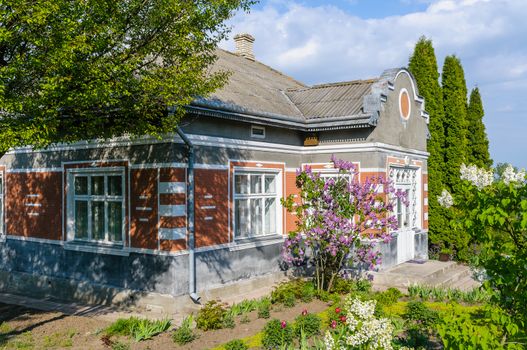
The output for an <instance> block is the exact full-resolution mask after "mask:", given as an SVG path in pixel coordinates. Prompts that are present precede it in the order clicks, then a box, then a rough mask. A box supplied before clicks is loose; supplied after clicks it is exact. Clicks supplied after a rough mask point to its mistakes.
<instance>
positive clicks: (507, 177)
mask: <svg viewBox="0 0 527 350" xmlns="http://www.w3.org/2000/svg"><path fill="white" fill-rule="evenodd" d="M501 179H502V180H503V182H504V183H505V184H506V185H508V184H510V183H511V182H519V183H522V182H524V181H525V169H522V170H520V171H518V172H517V173H516V172H515V171H514V168H513V167H512V165H510V164H509V165H507V167H506V168H505V171H504V172H503V174H502V175H501Z"/></svg>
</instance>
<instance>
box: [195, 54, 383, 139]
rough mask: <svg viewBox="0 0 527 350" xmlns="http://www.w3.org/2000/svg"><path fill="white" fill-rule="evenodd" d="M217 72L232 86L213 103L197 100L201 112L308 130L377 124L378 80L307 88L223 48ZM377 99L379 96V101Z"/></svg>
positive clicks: (196, 103)
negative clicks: (371, 105)
mask: <svg viewBox="0 0 527 350" xmlns="http://www.w3.org/2000/svg"><path fill="white" fill-rule="evenodd" d="M217 56H218V60H217V62H216V63H215V64H214V66H213V69H212V70H213V71H218V70H224V71H229V72H231V75H230V78H229V81H228V83H227V84H226V85H225V86H224V87H223V88H222V89H219V90H218V91H216V92H215V93H214V94H212V96H210V97H209V98H207V99H197V100H195V101H194V102H193V103H192V104H191V106H190V107H189V109H190V110H193V111H194V112H196V113H201V114H206V115H209V116H217V117H222V118H234V119H240V120H248V121H251V122H261V123H266V124H267V123H269V124H276V125H282V126H287V127H292V128H296V129H303V130H316V129H323V128H334V127H344V126H351V127H360V126H370V125H375V121H376V117H377V116H376V115H374V113H373V111H372V110H371V108H366V107H367V106H366V105H365V101H370V100H371V99H372V97H374V96H372V91H373V89H372V86H373V85H375V84H376V83H377V82H378V79H372V80H357V81H350V82H341V83H333V84H323V85H315V86H311V87H310V86H307V85H305V84H303V83H301V82H299V81H297V80H295V79H293V78H291V77H288V76H287V75H285V74H282V73H280V72H278V71H277V70H275V69H273V68H271V67H269V66H267V65H265V64H263V63H260V62H258V61H252V60H249V59H246V58H243V57H240V56H238V55H236V54H234V53H230V52H228V51H224V50H221V49H218V51H217ZM374 99H375V100H376V99H377V98H376V97H375V98H374Z"/></svg>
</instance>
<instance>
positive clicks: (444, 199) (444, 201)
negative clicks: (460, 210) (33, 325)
mask: <svg viewBox="0 0 527 350" xmlns="http://www.w3.org/2000/svg"><path fill="white" fill-rule="evenodd" d="M437 201H438V202H439V205H441V206H442V207H445V208H450V207H451V206H452V205H454V199H453V198H452V195H451V194H450V192H448V191H447V190H443V192H441V196H439V197H437Z"/></svg>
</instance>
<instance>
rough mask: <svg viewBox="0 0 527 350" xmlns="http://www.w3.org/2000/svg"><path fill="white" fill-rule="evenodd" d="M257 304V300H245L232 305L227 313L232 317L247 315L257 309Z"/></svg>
mask: <svg viewBox="0 0 527 350" xmlns="http://www.w3.org/2000/svg"><path fill="white" fill-rule="evenodd" d="M258 303H259V301H258V300H247V299H245V300H242V301H241V302H239V303H237V304H233V305H232V306H231V307H229V309H228V311H227V312H228V313H229V314H230V315H232V316H233V317H236V316H239V315H243V314H247V313H249V312H251V311H254V310H256V308H257V307H258Z"/></svg>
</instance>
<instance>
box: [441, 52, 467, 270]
mask: <svg viewBox="0 0 527 350" xmlns="http://www.w3.org/2000/svg"><path fill="white" fill-rule="evenodd" d="M442 88H443V105H444V109H445V119H444V123H443V128H444V131H445V168H444V170H443V171H444V176H445V177H444V184H445V188H447V189H449V190H450V191H451V192H453V193H456V192H458V191H460V187H461V179H460V174H459V169H460V167H461V164H463V163H466V162H467V158H468V157H467V155H468V148H467V127H468V123H467V86H466V82H465V74H464V72H463V67H462V66H461V61H460V60H459V58H457V57H456V56H454V55H452V56H447V57H446V58H445V63H444V64H443V74H442ZM459 215H462V213H459ZM469 245H470V240H469V237H468V236H467V235H466V234H465V233H464V232H463V231H461V230H456V229H454V228H452V227H451V228H450V229H449V230H447V231H446V232H445V234H444V235H443V236H442V246H443V247H444V248H447V249H450V250H452V253H455V257H456V259H459V260H467V259H469V257H470V247H469Z"/></svg>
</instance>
